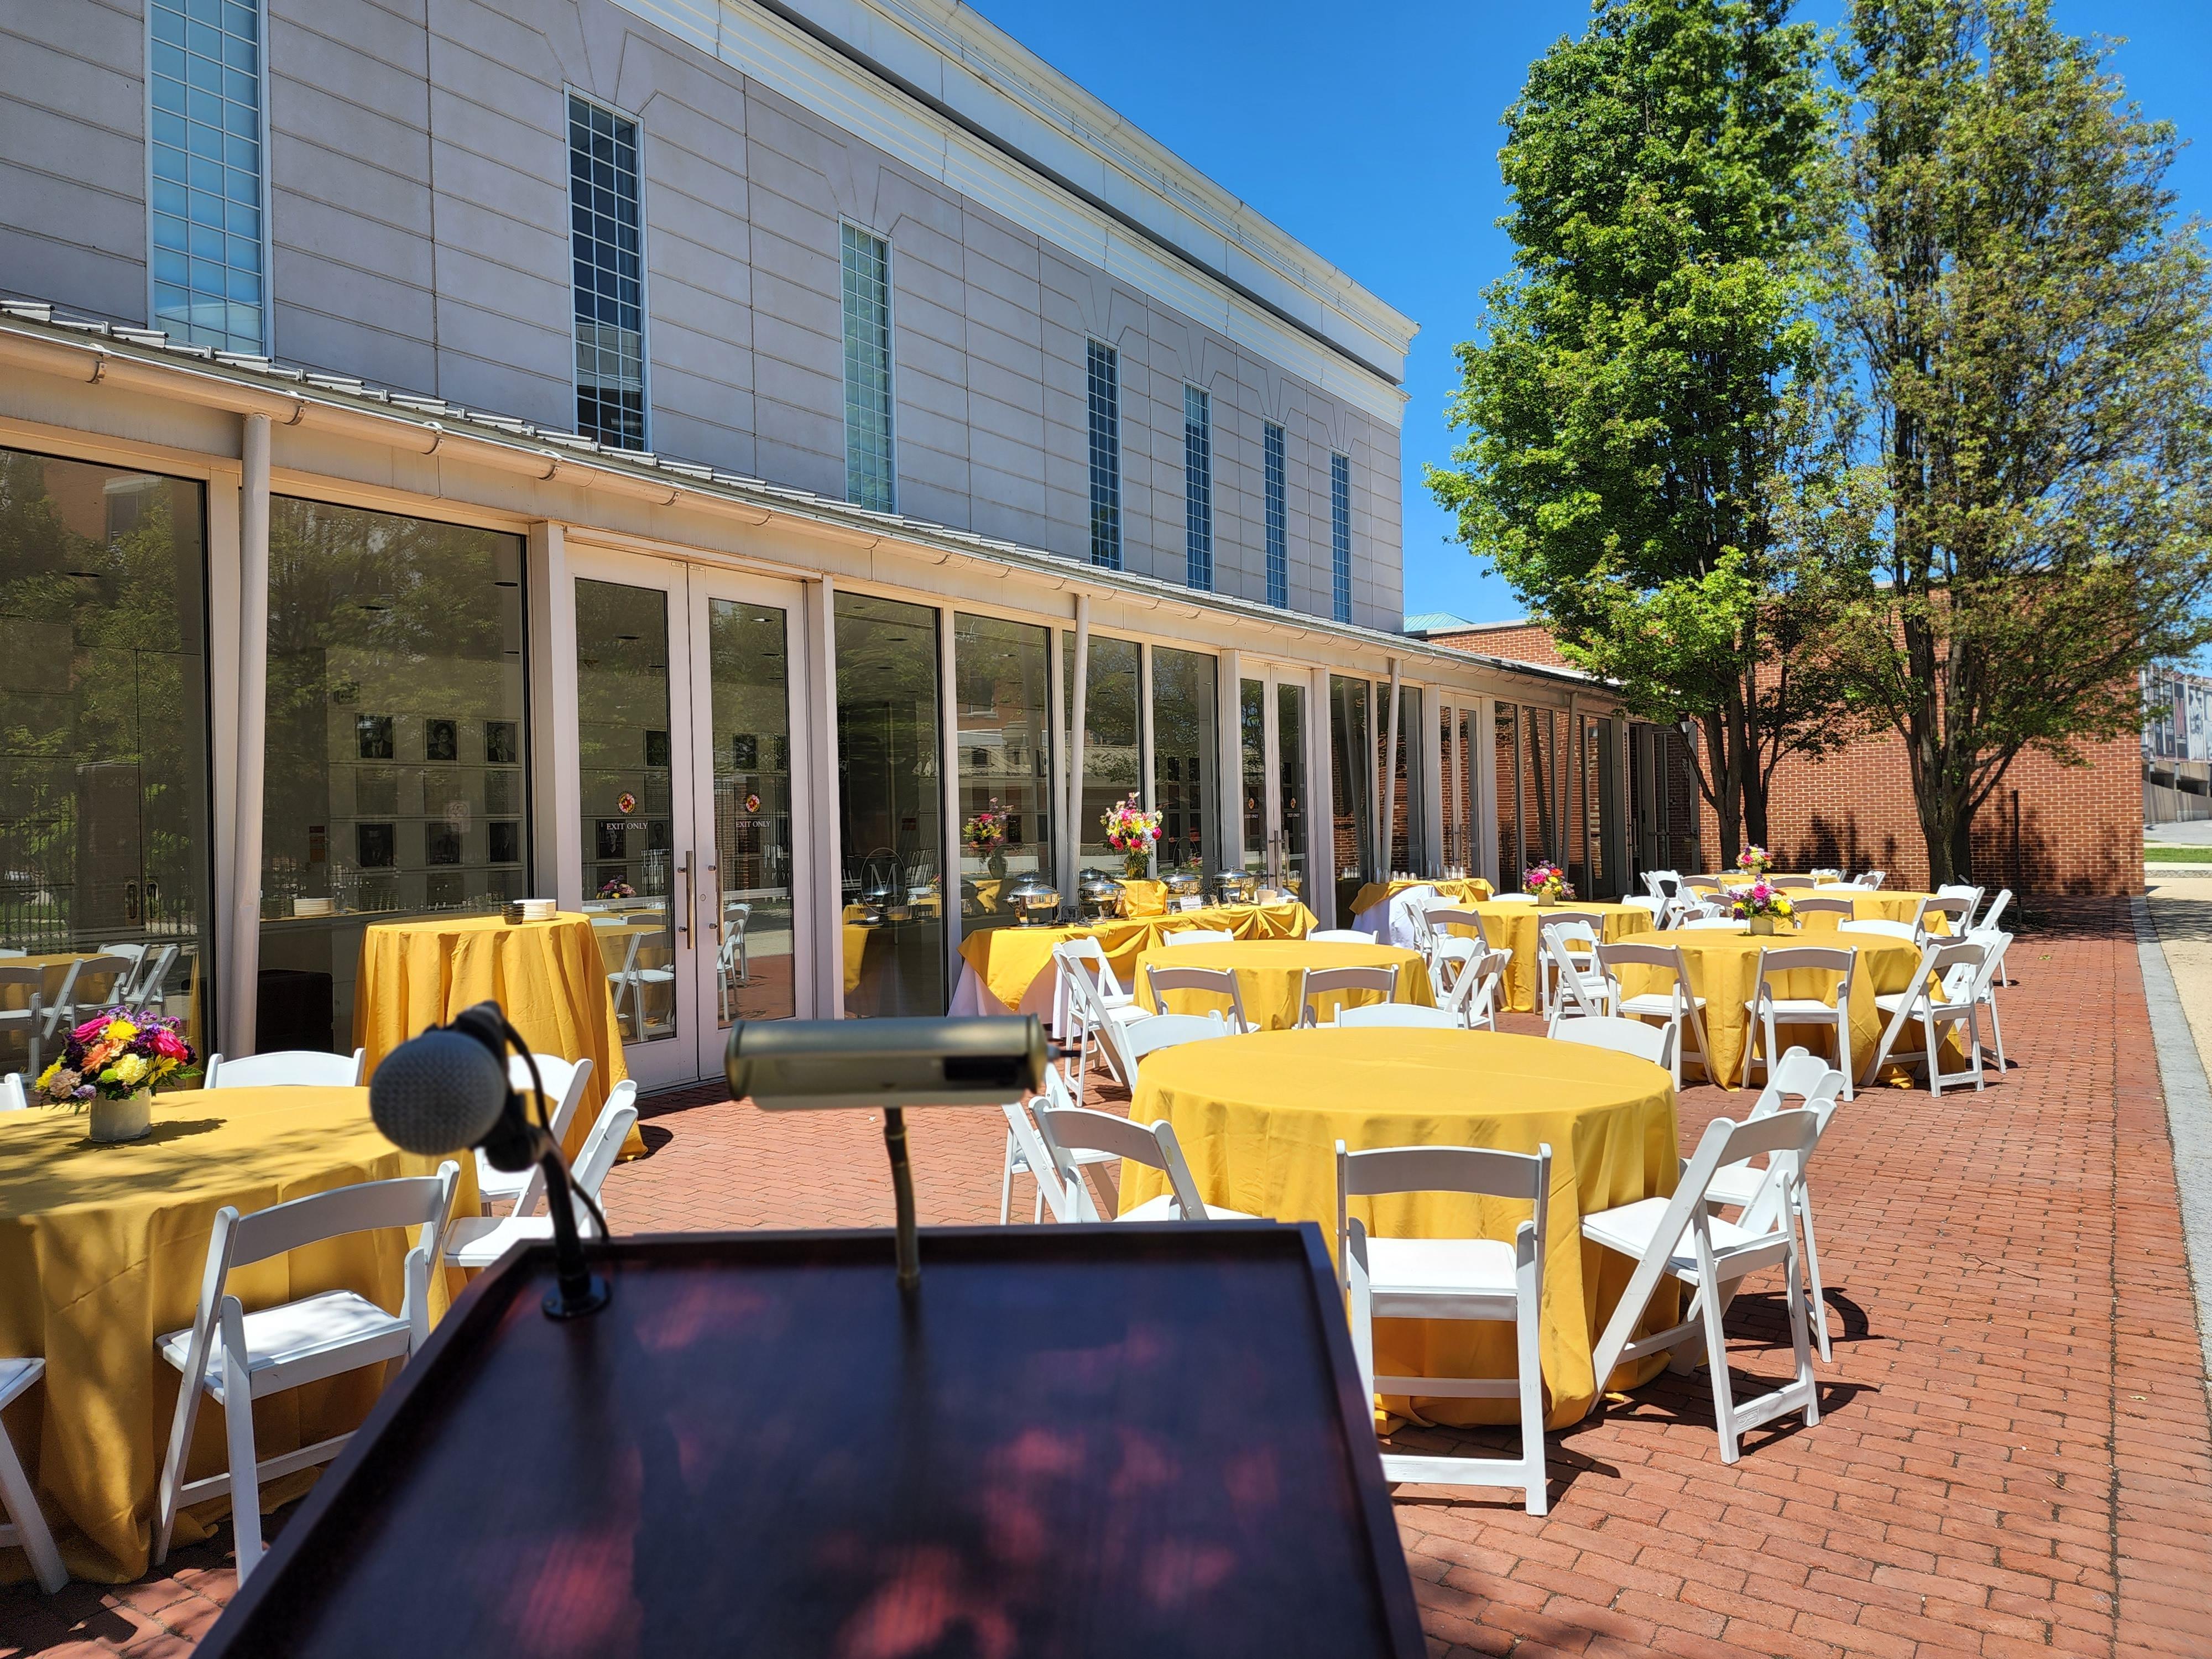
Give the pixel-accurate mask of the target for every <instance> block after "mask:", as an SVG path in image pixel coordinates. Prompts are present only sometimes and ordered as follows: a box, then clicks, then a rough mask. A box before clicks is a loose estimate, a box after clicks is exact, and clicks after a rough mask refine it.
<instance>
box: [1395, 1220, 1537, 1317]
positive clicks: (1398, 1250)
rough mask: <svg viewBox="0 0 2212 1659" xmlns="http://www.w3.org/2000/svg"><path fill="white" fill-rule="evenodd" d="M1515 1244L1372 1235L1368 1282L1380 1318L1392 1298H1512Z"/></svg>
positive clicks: (1468, 1239) (1474, 1239)
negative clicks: (1373, 1236) (1384, 1305)
mask: <svg viewBox="0 0 2212 1659" xmlns="http://www.w3.org/2000/svg"><path fill="white" fill-rule="evenodd" d="M1513 1270H1514V1264H1513V1247H1512V1246H1511V1245H1510V1244H1505V1243H1499V1242H1498V1240H1496V1239H1494V1238H1372V1237H1370V1239H1369V1240H1368V1241H1367V1282H1368V1285H1369V1288H1370V1291H1372V1292H1373V1294H1374V1297H1375V1301H1376V1309H1375V1311H1376V1315H1377V1316H1378V1317H1382V1318H1385V1319H1387V1318H1390V1317H1392V1316H1391V1315H1390V1314H1389V1313H1388V1312H1386V1311H1385V1310H1384V1309H1383V1305H1382V1304H1383V1303H1384V1302H1385V1301H1387V1300H1388V1299H1389V1298H1390V1297H1453V1296H1468V1295H1474V1296H1483V1297H1504V1298H1505V1299H1506V1300H1507V1301H1509V1302H1510V1300H1512V1297H1513V1293H1514V1282H1513Z"/></svg>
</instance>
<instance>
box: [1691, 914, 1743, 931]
mask: <svg viewBox="0 0 2212 1659" xmlns="http://www.w3.org/2000/svg"><path fill="white" fill-rule="evenodd" d="M1742 926H1743V923H1742V922H1741V921H1737V920H1736V918H1735V917H1734V916H1684V917H1683V918H1682V919H1681V920H1680V921H1678V922H1676V923H1675V924H1674V927H1675V928H1676V929H1677V930H1678V931H1681V930H1686V929H1695V928H1699V927H1713V928H1717V927H1727V928H1741V927H1742Z"/></svg>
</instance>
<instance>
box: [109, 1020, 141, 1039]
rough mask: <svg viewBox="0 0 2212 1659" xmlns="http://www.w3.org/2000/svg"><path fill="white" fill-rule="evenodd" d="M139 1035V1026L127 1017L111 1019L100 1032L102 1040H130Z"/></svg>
mask: <svg viewBox="0 0 2212 1659" xmlns="http://www.w3.org/2000/svg"><path fill="white" fill-rule="evenodd" d="M137 1035H138V1028H137V1026H136V1025H133V1024H131V1022H130V1021H129V1020H127V1019H111V1020H109V1021H108V1022H107V1024H106V1029H105V1030H102V1031H101V1032H100V1041H101V1042H130V1041H131V1038H132V1037H135V1036H137Z"/></svg>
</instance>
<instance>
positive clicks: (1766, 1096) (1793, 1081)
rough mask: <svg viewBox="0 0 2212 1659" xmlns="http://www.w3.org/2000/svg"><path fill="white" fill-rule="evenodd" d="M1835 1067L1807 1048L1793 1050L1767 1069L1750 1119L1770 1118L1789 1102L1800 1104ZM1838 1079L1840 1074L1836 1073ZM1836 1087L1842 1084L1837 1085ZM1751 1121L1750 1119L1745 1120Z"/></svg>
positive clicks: (1786, 1052) (1788, 1051)
mask: <svg viewBox="0 0 2212 1659" xmlns="http://www.w3.org/2000/svg"><path fill="white" fill-rule="evenodd" d="M1834 1070H1835V1067H1833V1066H1831V1065H1829V1064H1828V1062H1827V1061H1826V1060H1823V1059H1822V1058H1821V1057H1820V1055H1818V1054H1814V1053H1813V1052H1812V1050H1810V1049H1809V1048H1802V1047H1793V1048H1790V1049H1788V1050H1786V1051H1785V1052H1784V1054H1783V1056H1782V1058H1781V1059H1779V1060H1776V1061H1775V1062H1774V1064H1773V1065H1772V1066H1769V1067H1768V1068H1767V1073H1766V1087H1765V1089H1763V1090H1761V1091H1759V1098H1758V1099H1757V1100H1755V1101H1753V1103H1752V1107H1751V1116H1752V1117H1771V1116H1773V1115H1774V1114H1775V1113H1777V1112H1778V1111H1780V1110H1781V1109H1783V1108H1784V1106H1786V1105H1788V1104H1789V1103H1790V1102H1791V1101H1793V1100H1797V1101H1802V1100H1804V1099H1806V1098H1807V1097H1809V1096H1810V1095H1811V1094H1812V1092H1813V1091H1814V1089H1816V1088H1818V1087H1819V1086H1820V1080H1821V1079H1823V1078H1825V1077H1826V1076H1827V1075H1828V1073H1830V1072H1832V1071H1834ZM1837 1075H1838V1077H1840V1076H1841V1075H1842V1073H1837ZM1840 1086H1841V1085H1838V1087H1840ZM1744 1121H1746V1122H1748V1121H1750V1119H1749V1118H1747V1119H1745V1120H1744Z"/></svg>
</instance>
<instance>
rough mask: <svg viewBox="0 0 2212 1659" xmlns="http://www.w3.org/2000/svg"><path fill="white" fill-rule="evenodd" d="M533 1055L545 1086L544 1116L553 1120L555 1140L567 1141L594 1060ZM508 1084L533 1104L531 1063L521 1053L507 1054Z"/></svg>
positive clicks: (588, 1080) (528, 1103)
mask: <svg viewBox="0 0 2212 1659" xmlns="http://www.w3.org/2000/svg"><path fill="white" fill-rule="evenodd" d="M530 1058H531V1059H532V1060H536V1061H537V1062H538V1080H539V1081H540V1082H541V1083H543V1084H544V1085H545V1115H546V1116H547V1118H548V1119H550V1128H551V1130H552V1133H553V1139H556V1140H558V1141H563V1142H565V1141H566V1140H567V1139H568V1126H569V1124H570V1123H572V1122H574V1121H575V1117H576V1108H577V1107H578V1106H580V1105H581V1104H582V1103H583V1099H584V1088H585V1085H586V1084H588V1083H590V1082H591V1080H592V1062H591V1060H590V1058H589V1057H588V1056H587V1057H586V1058H585V1059H582V1060H563V1059H562V1058H561V1057H560V1056H559V1055H558V1054H532V1055H531V1057H530ZM507 1087H508V1088H510V1089H512V1090H513V1091H515V1092H516V1093H517V1094H519V1095H521V1096H522V1097H523V1104H524V1106H526V1107H528V1106H529V1105H530V1103H531V1102H530V1098H529V1095H530V1066H529V1062H528V1061H526V1060H524V1059H523V1058H522V1056H521V1055H520V1054H510V1055H509V1056H507ZM632 1092H633V1093H635V1091H632Z"/></svg>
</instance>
